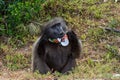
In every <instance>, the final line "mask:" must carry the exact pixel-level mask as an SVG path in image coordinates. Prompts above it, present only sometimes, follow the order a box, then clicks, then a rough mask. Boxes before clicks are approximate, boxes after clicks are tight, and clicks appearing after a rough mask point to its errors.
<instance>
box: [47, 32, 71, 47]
mask: <svg viewBox="0 0 120 80" xmlns="http://www.w3.org/2000/svg"><path fill="white" fill-rule="evenodd" d="M49 41H50V42H52V43H60V44H61V45H62V46H67V45H69V40H68V36H67V34H65V35H64V36H63V37H61V38H57V39H49Z"/></svg>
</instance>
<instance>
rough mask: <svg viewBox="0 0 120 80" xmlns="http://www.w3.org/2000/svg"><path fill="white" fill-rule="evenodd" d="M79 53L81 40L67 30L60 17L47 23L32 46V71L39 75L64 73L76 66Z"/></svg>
mask: <svg viewBox="0 0 120 80" xmlns="http://www.w3.org/2000/svg"><path fill="white" fill-rule="evenodd" d="M80 53H81V40H79V39H78V38H77V36H76V34H75V33H74V32H73V31H71V30H68V28H67V25H66V22H65V20H64V19H63V18H61V17H56V18H54V19H52V20H50V21H48V22H47V23H46V24H45V25H44V26H43V29H42V31H41V36H40V37H39V38H38V39H37V41H36V42H35V43H34V46H33V55H32V70H33V72H34V71H36V70H37V71H39V72H40V73H41V74H45V73H47V72H51V73H53V72H54V71H58V72H60V73H66V72H68V71H71V70H72V68H74V67H75V66H76V60H75V59H76V58H78V57H79V56H80Z"/></svg>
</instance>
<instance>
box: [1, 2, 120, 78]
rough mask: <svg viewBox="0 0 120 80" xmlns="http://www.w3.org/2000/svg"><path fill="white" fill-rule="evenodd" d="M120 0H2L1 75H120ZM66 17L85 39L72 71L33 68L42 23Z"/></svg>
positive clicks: (92, 76) (51, 76)
mask: <svg viewBox="0 0 120 80" xmlns="http://www.w3.org/2000/svg"><path fill="white" fill-rule="evenodd" d="M119 7H120V3H119V2H117V3H115V2H114V1H113V0H108V2H103V1H102V0H10V1H8V0H0V79H3V80H4V79H11V80H12V79H20V80H27V79H28V80H34V79H35V80H39V79H42V80H44V79H45V80H52V79H53V78H54V79H58V80H77V79H103V80H104V79H112V80H118V79H120V33H119V32H115V31H109V30H106V29H105V28H112V29H116V30H120V13H119V12H120V9H119ZM57 16H61V17H63V18H64V19H65V20H66V21H67V25H68V27H69V28H71V29H73V30H74V31H75V32H76V34H77V35H78V37H79V38H80V39H82V42H83V51H82V53H81V56H80V58H79V59H77V67H76V68H75V69H74V70H73V71H72V72H70V74H68V75H65V74H60V73H58V72H55V73H54V74H50V73H48V74H46V75H41V74H38V72H35V73H32V72H31V68H30V67H31V49H32V44H33V42H34V41H35V40H36V39H37V37H38V35H39V33H40V29H41V25H42V24H43V23H44V22H46V21H48V20H50V19H52V18H53V17H57Z"/></svg>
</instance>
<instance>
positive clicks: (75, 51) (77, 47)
mask: <svg viewBox="0 0 120 80" xmlns="http://www.w3.org/2000/svg"><path fill="white" fill-rule="evenodd" d="M67 35H68V38H69V41H70V45H71V47H72V48H71V52H72V55H73V57H74V58H78V57H79V56H80V52H81V41H80V40H79V39H78V38H77V35H76V34H75V33H74V32H73V31H68V32H67Z"/></svg>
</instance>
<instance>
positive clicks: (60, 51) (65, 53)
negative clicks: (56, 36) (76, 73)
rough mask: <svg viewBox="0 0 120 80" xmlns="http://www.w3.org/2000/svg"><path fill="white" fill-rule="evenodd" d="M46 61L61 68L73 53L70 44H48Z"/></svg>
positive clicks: (54, 66) (50, 65)
mask: <svg viewBox="0 0 120 80" xmlns="http://www.w3.org/2000/svg"><path fill="white" fill-rule="evenodd" d="M45 51H46V52H45V53H46V54H45V57H46V62H47V64H48V65H49V67H51V68H55V69H59V68H61V67H63V66H64V65H65V64H66V62H67V60H68V58H69V55H70V54H71V48H70V46H66V47H63V46H60V45H59V46H50V45H49V46H47V47H46V50H45Z"/></svg>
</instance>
